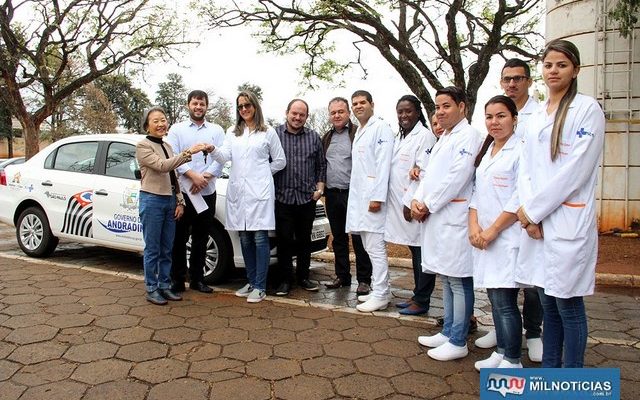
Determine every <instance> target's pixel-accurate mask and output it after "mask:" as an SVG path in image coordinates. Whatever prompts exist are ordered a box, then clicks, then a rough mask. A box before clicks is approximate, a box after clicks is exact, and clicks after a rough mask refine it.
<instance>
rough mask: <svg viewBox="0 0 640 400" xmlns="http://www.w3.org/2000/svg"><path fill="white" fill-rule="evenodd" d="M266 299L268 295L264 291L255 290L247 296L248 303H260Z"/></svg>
mask: <svg viewBox="0 0 640 400" xmlns="http://www.w3.org/2000/svg"><path fill="white" fill-rule="evenodd" d="M265 297H267V293H265V291H264V290H260V289H253V291H252V292H251V293H250V294H249V295H248V296H247V303H260V302H261V301H262V300H264V298H265Z"/></svg>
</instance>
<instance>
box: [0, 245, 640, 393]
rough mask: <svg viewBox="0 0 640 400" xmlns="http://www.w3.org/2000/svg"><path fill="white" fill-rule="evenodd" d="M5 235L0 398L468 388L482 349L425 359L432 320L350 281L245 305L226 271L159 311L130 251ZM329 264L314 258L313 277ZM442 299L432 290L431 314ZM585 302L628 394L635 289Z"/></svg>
mask: <svg viewBox="0 0 640 400" xmlns="http://www.w3.org/2000/svg"><path fill="white" fill-rule="evenodd" d="M8 242H10V239H6V240H3V239H2V237H1V236H0V399H3V400H4V399H18V398H20V399H64V400H72V399H164V398H166V399H181V398H185V399H193V400H197V399H235V398H238V399H243V400H246V399H342V398H358V399H431V398H439V399H444V398H447V399H474V398H477V397H478V392H479V388H478V374H477V372H475V370H474V369H473V362H474V361H476V360H478V359H481V358H485V357H486V356H488V354H489V353H490V350H481V349H476V348H474V346H473V345H472V344H470V346H469V347H470V355H469V356H468V357H467V358H465V359H464V360H461V361H453V362H446V363H442V362H437V361H434V360H431V359H429V358H428V357H427V356H426V354H425V353H424V349H422V348H421V347H420V346H419V345H418V344H417V342H416V338H417V336H418V335H421V334H431V333H435V332H437V328H436V327H435V326H434V324H433V318H431V317H427V318H424V317H415V318H406V317H399V316H398V314H397V312H396V311H395V310H394V309H393V308H394V307H392V308H390V310H389V311H383V312H379V313H375V315H372V314H361V313H358V312H356V311H354V309H353V307H352V306H353V305H354V304H355V296H354V294H353V293H352V292H351V291H350V290H349V289H348V288H343V289H340V290H337V291H326V290H321V291H320V292H318V293H315V294H312V293H308V292H304V291H300V290H294V291H293V292H292V295H291V297H290V298H288V299H280V298H274V297H269V300H268V301H264V302H262V303H260V304H253V305H249V304H247V303H246V302H245V301H243V299H239V298H236V297H234V296H233V295H231V294H230V293H229V291H226V292H225V290H227V288H228V289H235V288H236V287H238V286H240V285H241V283H242V282H241V281H240V280H235V281H232V282H230V283H229V284H227V285H224V286H223V287H220V288H217V290H216V293H215V294H214V295H202V294H200V293H194V292H190V291H187V292H186V296H185V297H186V298H185V300H184V301H182V302H175V303H171V304H170V305H169V306H165V307H158V306H152V305H150V304H148V303H147V302H146V301H145V300H144V298H143V292H144V288H143V285H142V282H141V277H140V265H141V264H140V257H139V256H138V255H135V254H130V253H125V252H117V251H112V250H105V249H100V248H94V247H83V246H80V245H75V244H63V245H62V246H61V249H60V251H58V252H56V253H55V254H54V257H52V258H51V259H48V260H35V261H36V262H34V260H33V259H28V258H26V257H23V256H22V255H20V253H19V251H17V250H16V249H15V245H14V247H11V246H10V245H8ZM330 270H331V268H330V266H328V265H326V264H322V263H314V268H313V270H312V278H314V279H318V280H325V279H328V278H329V276H330ZM391 275H392V282H393V286H394V296H395V297H396V298H398V299H400V298H406V297H407V296H409V295H410V291H409V289H410V284H411V279H412V278H411V275H410V271H408V270H407V269H403V268H392V271H391ZM476 295H477V297H478V301H477V304H476V306H477V307H476V314H477V315H479V316H480V320H481V322H483V323H484V324H485V325H488V324H490V323H491V319H490V317H489V316H488V315H486V314H487V312H488V305H487V302H486V296H485V295H484V294H483V293H482V292H477V293H476ZM440 299H441V297H440V291H439V288H438V290H437V291H436V293H435V294H434V299H433V302H434V304H433V309H432V316H437V315H439V314H440V312H441V308H440V306H441V300H440ZM394 301H396V300H394ZM587 303H588V304H587V309H588V313H589V317H590V320H589V324H590V325H589V328H590V338H589V345H588V346H589V348H588V351H587V365H588V366H589V367H596V366H602V367H604V366H610V367H619V368H620V369H621V376H622V398H623V399H638V398H640V368H638V367H639V366H640V312H638V310H639V308H640V307H639V306H640V297H639V296H638V294H637V292H633V291H628V290H625V291H621V292H613V293H612V292H606V293H605V292H600V293H598V294H596V295H595V296H592V297H590V298H589V299H588V302H587ZM481 329H483V328H481ZM477 336H478V334H476V335H472V336H471V340H473V339H475V338H476V337H477ZM470 343H472V341H471V342H470ZM525 354H526V353H525ZM525 360H526V356H525ZM525 366H530V367H531V366H536V365H535V364H531V363H529V362H528V360H526V362H525Z"/></svg>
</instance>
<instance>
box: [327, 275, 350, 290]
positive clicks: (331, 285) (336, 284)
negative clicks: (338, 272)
mask: <svg viewBox="0 0 640 400" xmlns="http://www.w3.org/2000/svg"><path fill="white" fill-rule="evenodd" d="M324 286H325V287H326V288H327V289H337V288H341V287H344V286H351V282H347V281H343V280H342V279H340V278H336V279H334V280H332V281H329V282H327V283H325V284H324Z"/></svg>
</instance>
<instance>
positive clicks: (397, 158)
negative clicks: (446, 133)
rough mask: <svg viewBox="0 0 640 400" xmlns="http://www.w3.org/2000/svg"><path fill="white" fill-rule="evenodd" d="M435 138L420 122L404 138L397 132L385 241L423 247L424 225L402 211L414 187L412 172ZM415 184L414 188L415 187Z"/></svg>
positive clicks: (388, 197)
mask: <svg viewBox="0 0 640 400" xmlns="http://www.w3.org/2000/svg"><path fill="white" fill-rule="evenodd" d="M435 142H436V137H435V135H434V134H433V133H431V131H430V130H429V129H428V128H426V127H425V126H424V125H422V123H421V122H418V123H417V124H416V126H415V127H414V128H413V129H412V130H411V132H409V134H408V135H407V136H405V138H404V139H401V137H400V134H398V135H396V140H395V143H394V145H393V157H392V159H391V173H390V176H389V193H388V195H387V207H388V208H387V223H386V226H385V231H384V240H385V241H387V242H391V243H396V244H404V245H407V246H420V244H421V241H420V231H421V229H422V227H421V226H420V223H419V222H418V221H415V220H413V221H411V222H407V221H406V220H405V219H404V216H403V214H402V209H403V207H404V203H403V201H402V200H403V198H404V195H405V194H406V192H407V191H410V190H412V189H411V183H413V182H414V181H412V180H410V179H409V171H410V170H411V169H412V168H413V167H414V165H416V164H417V163H420V162H419V160H420V159H421V158H423V155H424V153H425V151H426V150H428V149H431V148H432V147H433V145H434V143H435ZM415 187H417V186H414V188H413V190H415Z"/></svg>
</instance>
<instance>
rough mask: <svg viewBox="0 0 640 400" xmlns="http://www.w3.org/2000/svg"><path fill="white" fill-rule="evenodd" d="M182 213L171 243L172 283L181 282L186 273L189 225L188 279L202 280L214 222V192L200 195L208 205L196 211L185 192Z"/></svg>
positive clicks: (193, 280)
mask: <svg viewBox="0 0 640 400" xmlns="http://www.w3.org/2000/svg"><path fill="white" fill-rule="evenodd" d="M183 195H184V201H185V203H186V205H185V207H184V214H183V215H182V218H180V219H179V220H178V224H177V226H176V239H175V242H174V243H173V265H172V267H171V279H172V280H173V282H174V283H182V282H184V281H185V280H186V275H187V249H186V244H187V240H189V227H191V255H190V256H189V280H190V281H191V282H202V275H203V270H204V263H205V260H206V255H207V242H208V241H209V234H210V232H211V230H212V229H213V226H214V223H215V213H216V194H215V193H213V194H211V195H208V196H202V197H203V198H204V201H205V202H206V203H207V206H209V208H208V209H206V210H205V211H203V212H201V213H200V214H198V213H196V210H195V208H194V207H193V204H192V203H191V200H189V197H188V196H187V195H185V194H183Z"/></svg>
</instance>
